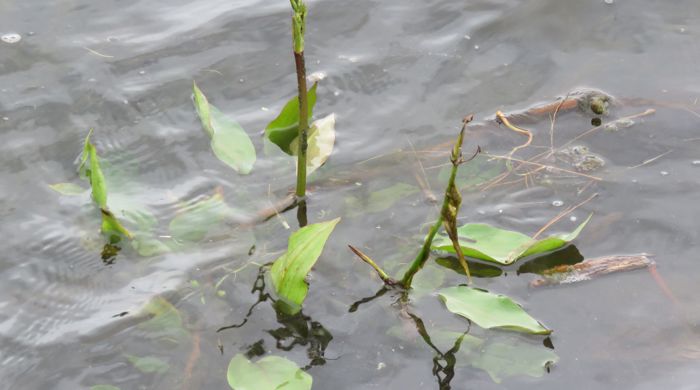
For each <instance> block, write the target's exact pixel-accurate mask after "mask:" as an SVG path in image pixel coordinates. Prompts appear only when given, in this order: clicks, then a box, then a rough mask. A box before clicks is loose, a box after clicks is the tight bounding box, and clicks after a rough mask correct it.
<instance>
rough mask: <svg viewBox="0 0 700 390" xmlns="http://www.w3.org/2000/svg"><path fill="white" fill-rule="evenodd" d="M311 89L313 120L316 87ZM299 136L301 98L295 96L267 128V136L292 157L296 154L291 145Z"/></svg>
mask: <svg viewBox="0 0 700 390" xmlns="http://www.w3.org/2000/svg"><path fill="white" fill-rule="evenodd" d="M317 85H318V83H314V85H313V86H312V87H311V89H309V93H308V95H307V102H308V106H309V118H311V116H312V114H313V110H314V105H316V86H317ZM298 135H299V97H298V96H294V97H293V98H291V99H290V100H289V101H288V102H287V104H285V105H284V108H282V111H281V112H280V114H279V115H278V116H277V118H275V119H274V120H273V121H272V122H270V123H269V124H268V125H267V128H265V136H266V137H267V138H268V139H269V140H270V141H272V143H274V144H275V145H277V146H279V147H280V149H282V150H283V151H284V152H285V153H287V154H288V155H290V156H293V155H295V154H296V152H295V151H294V149H292V148H291V143H292V141H294V139H295V138H297V137H298Z"/></svg>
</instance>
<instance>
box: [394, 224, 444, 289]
mask: <svg viewBox="0 0 700 390" xmlns="http://www.w3.org/2000/svg"><path fill="white" fill-rule="evenodd" d="M442 222H443V220H442V215H440V218H438V220H437V221H435V224H433V226H432V227H431V228H430V232H429V233H428V236H427V237H426V238H425V242H424V243H423V247H422V248H421V250H420V252H418V255H417V256H416V258H415V259H413V263H411V267H410V268H409V269H408V271H406V273H405V274H404V275H403V278H401V285H402V286H403V288H405V289H409V288H411V283H412V282H413V276H414V275H415V274H416V273H417V272H418V271H420V270H421V268H423V266H424V265H425V263H426V262H427V261H428V257H430V246H431V245H432V244H433V238H435V235H436V234H437V232H438V230H440V226H442Z"/></svg>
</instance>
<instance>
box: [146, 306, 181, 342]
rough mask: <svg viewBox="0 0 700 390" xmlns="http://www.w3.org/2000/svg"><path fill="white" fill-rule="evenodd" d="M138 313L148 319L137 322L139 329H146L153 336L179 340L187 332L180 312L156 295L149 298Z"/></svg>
mask: <svg viewBox="0 0 700 390" xmlns="http://www.w3.org/2000/svg"><path fill="white" fill-rule="evenodd" d="M140 314H141V315H143V316H147V317H148V318H149V319H148V320H147V321H145V322H142V323H141V324H139V325H138V327H139V329H142V330H143V331H146V332H147V333H149V335H150V336H152V337H153V338H157V339H168V340H175V341H180V340H184V339H186V338H187V336H188V334H189V333H188V332H187V331H186V330H185V328H184V326H183V321H182V315H180V312H179V311H178V310H177V309H176V308H175V306H173V305H172V304H171V303H170V302H168V301H167V300H166V299H165V298H163V297H159V296H156V297H154V298H153V299H151V300H150V301H149V302H148V303H147V304H146V305H145V306H144V308H143V309H142V310H141V313H140Z"/></svg>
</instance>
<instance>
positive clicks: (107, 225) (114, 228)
mask: <svg viewBox="0 0 700 390" xmlns="http://www.w3.org/2000/svg"><path fill="white" fill-rule="evenodd" d="M100 211H101V212H102V233H104V234H106V235H108V236H111V235H123V236H126V237H127V238H129V239H131V238H133V236H132V235H131V232H129V231H128V230H127V229H126V228H125V227H124V226H123V225H122V224H121V223H120V222H119V220H118V219H117V218H116V217H115V216H114V214H112V213H111V212H110V211H108V210H107V209H101V210H100Z"/></svg>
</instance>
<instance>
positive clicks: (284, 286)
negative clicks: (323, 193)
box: [270, 218, 340, 305]
mask: <svg viewBox="0 0 700 390" xmlns="http://www.w3.org/2000/svg"><path fill="white" fill-rule="evenodd" d="M339 221H340V218H336V219H334V220H331V221H327V222H321V223H316V224H313V225H308V226H305V227H303V228H301V229H299V230H298V231H296V232H294V233H292V235H291V236H290V237H289V245H288V246H287V252H286V253H285V254H284V255H282V256H281V257H280V258H278V259H277V260H276V261H275V263H274V264H273V265H272V268H271V269H270V274H271V276H272V283H273V284H274V287H275V290H276V291H277V295H279V296H280V298H282V299H283V300H284V301H285V302H287V303H290V304H292V305H301V304H302V302H304V298H306V293H307V292H308V289H309V286H308V285H307V283H306V281H305V280H304V278H305V277H306V275H307V274H308V273H309V271H311V268H312V267H313V266H314V264H315V263H316V261H317V260H318V257H319V256H320V255H321V252H322V251H323V247H324V245H325V244H326V240H328V237H329V236H330V234H331V232H332V231H333V229H334V228H335V225H336V224H338V222H339Z"/></svg>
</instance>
